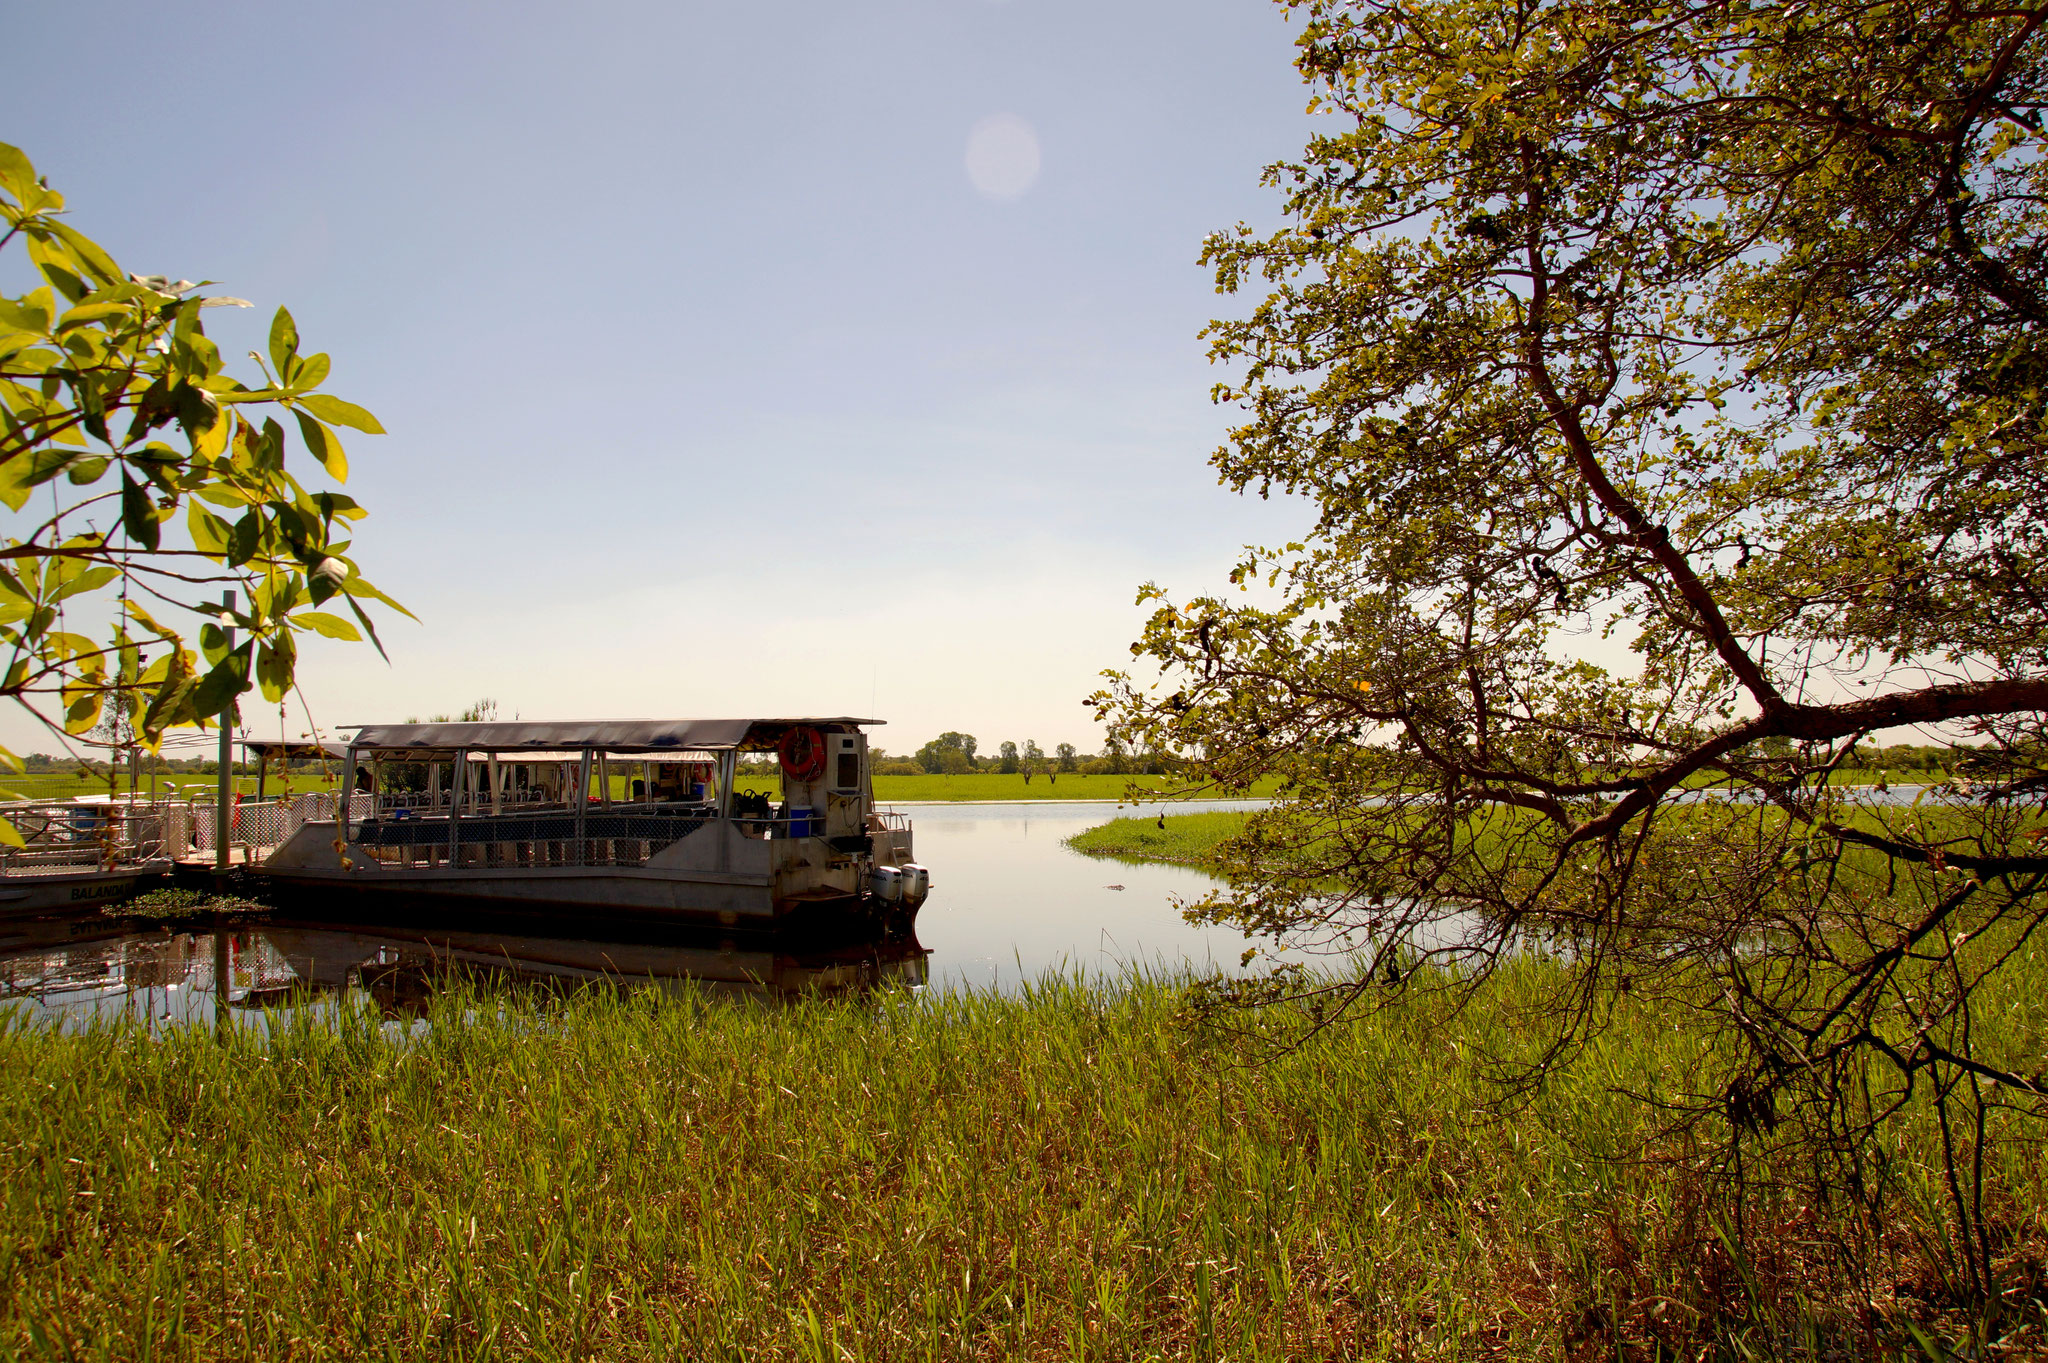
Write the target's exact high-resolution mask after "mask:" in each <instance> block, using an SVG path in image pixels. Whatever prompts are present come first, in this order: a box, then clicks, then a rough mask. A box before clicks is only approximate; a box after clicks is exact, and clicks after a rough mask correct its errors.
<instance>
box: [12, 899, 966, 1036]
mask: <svg viewBox="0 0 2048 1363" xmlns="http://www.w3.org/2000/svg"><path fill="white" fill-rule="evenodd" d="M929 955H930V953H929V952H928V951H927V950H926V949H925V948H924V947H922V946H920V945H919V944H918V942H917V940H916V938H915V937H910V936H901V937H893V938H888V939H884V940H874V941H848V940H846V939H844V938H839V939H835V940H833V941H832V942H831V943H829V944H819V945H817V946H815V947H812V946H807V945H806V944H805V943H803V942H801V941H790V940H787V939H774V940H768V941H754V942H749V941H746V940H744V939H735V938H730V937H727V938H718V937H708V938H678V936H677V935H676V934H675V933H673V932H669V933H665V934H663V935H662V936H661V937H660V938H658V939H649V940H630V939H629V940H606V941H599V940H594V939H591V938H588V937H568V936H562V937H556V936H548V935H544V934H540V933H535V934H532V935H520V936H509V935H506V934H502V933H490V932H484V931H480V930H476V929H470V928H460V927H448V928H414V929H407V930H403V931H400V930H396V929H392V928H388V927H378V928H376V929H374V930H368V931H366V930H363V929H361V928H356V927H348V928H341V927H330V926H322V925H316V924H305V923H294V924H289V925H287V924H282V923H277V924H263V925H259V926H251V927H248V928H244V929H241V930H237V931H230V932H221V933H213V932H164V931H151V932H127V933H120V934H110V935H102V936H97V937H93V938H86V939H78V940H71V941H66V942H62V943H58V942H44V943H25V942H19V941H17V942H16V943H14V944H13V945H12V946H11V947H10V948H8V949H6V950H0V1007H5V1006H6V1005H7V1004H8V1003H12V1004H15V1005H16V1006H17V1007H19V1008H20V1009H22V1010H23V1011H25V1012H26V1013H27V1014H29V1015H30V1016H32V1017H39V1018H41V1019H43V1020H46V1021H50V1022H55V1023H58V1024H60V1025H62V1024H70V1025H78V1024H81V1023H86V1022H90V1021H95V1020H97V1021H113V1020H116V1019H119V1018H124V1017H125V1018H128V1019H131V1020H134V1021H139V1022H143V1023H145V1024H147V1025H151V1026H157V1025H177V1024H203V1023H211V1022H217V1021H219V1020H220V1016H219V1011H218V1005H219V1004H221V1003H223V1002H224V1003H225V1004H226V1005H227V1009H228V1012H229V1014H230V1015H234V1016H242V1017H245V1018H250V1017H255V1016H264V1017H268V1016H271V1015H276V1014H281V1013H288V1012H291V1011H310V1012H316V1013H317V1012H319V1011H322V1010H326V1009H331V1008H332V1007H333V1006H335V1005H336V1004H337V1003H340V1002H343V1001H347V1000H352V999H367V1000H368V1001H369V1002H370V1003H371V1004H373V1005H374V1006H375V1007H376V1008H377V1009H378V1010H379V1011H380V1012H382V1013H383V1014H384V1015H385V1016H386V1017H387V1018H394V1019H398V1018H415V1017H419V1016H421V1015H422V1014H424V1013H426V1012H427V1011H428V1010H429V1009H430V1007H431V1005H432V1002H433V1000H434V999H435V997H436V996H438V995H440V994H443V993H446V992H448V991H450V990H454V989H462V990H471V991H482V992H487V993H501V994H503V993H531V992H535V991H539V992H553V993H563V992H572V991H574V990H575V989H578V988H581V987H584V986H587V985H591V984H606V985H610V986H614V987H619V988H627V989H636V988H654V989H661V990H665V991H670V992H678V993H680V992H689V991H698V992H704V991H709V992H711V993H713V994H722V995H728V996H735V997H753V998H761V999H768V1000H780V999H792V1000H793V999H801V998H814V997H829V996H836V995H845V994H854V993H861V992H865V991H870V990H876V989H884V988H892V987H893V988H915V987H919V986H922V985H923V984H924V983H925V982H926V979H927V977H928V967H927V964H926V962H927V958H928V956H929ZM223 983H224V985H225V987H224V988H222V987H221V985H222V984H223Z"/></svg>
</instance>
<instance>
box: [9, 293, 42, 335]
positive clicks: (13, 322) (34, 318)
mask: <svg viewBox="0 0 2048 1363" xmlns="http://www.w3.org/2000/svg"><path fill="white" fill-rule="evenodd" d="M37 292H38V293H40V292H41V290H40V289H39V290H37ZM0 326H6V327H12V328H13V329H15V330H16V331H27V332H33V333H34V334H35V335H37V336H47V335H49V334H50V314H49V310H48V309H46V308H39V307H37V306H36V305H35V303H34V302H33V301H31V300H30V299H27V298H0Z"/></svg>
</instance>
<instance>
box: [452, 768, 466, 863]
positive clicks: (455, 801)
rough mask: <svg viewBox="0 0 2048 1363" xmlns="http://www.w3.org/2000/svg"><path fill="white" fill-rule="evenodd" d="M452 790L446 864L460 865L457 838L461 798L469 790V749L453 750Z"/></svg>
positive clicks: (459, 847)
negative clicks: (453, 772)
mask: <svg viewBox="0 0 2048 1363" xmlns="http://www.w3.org/2000/svg"><path fill="white" fill-rule="evenodd" d="M453 785H454V788H453V790H451V791H450V793H449V796H448V864H449V865H450V866H460V865H461V864H462V845H461V842H460V840H459V839H458V837H457V834H458V833H459V831H460V826H461V823H462V797H463V795H464V794H465V793H466V792H467V791H468V789H469V749H467V748H457V749H456V750H455V779H454V783H453Z"/></svg>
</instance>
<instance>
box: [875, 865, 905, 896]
mask: <svg viewBox="0 0 2048 1363" xmlns="http://www.w3.org/2000/svg"><path fill="white" fill-rule="evenodd" d="M868 893H869V894H871V895H873V896H874V897H875V898H876V899H878V900H880V901H881V902H882V903H884V904H900V903H902V902H903V872H902V870H900V869H899V868H897V867H894V866H876V867H874V868H872V869H871V870H869V872H868Z"/></svg>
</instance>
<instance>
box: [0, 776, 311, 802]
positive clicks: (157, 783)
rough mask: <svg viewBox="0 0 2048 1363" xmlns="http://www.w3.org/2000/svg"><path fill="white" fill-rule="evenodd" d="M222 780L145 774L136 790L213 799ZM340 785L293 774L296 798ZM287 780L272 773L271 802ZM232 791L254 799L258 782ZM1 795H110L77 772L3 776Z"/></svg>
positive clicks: (98, 780) (118, 786)
mask: <svg viewBox="0 0 2048 1363" xmlns="http://www.w3.org/2000/svg"><path fill="white" fill-rule="evenodd" d="M219 779H220V778H218V777H215V776H208V775H206V774H205V773H204V772H197V771H172V772H162V773H156V772H147V771H146V772H144V773H143V774H142V776H141V777H140V779H139V780H138V781H137V782H136V789H138V790H140V791H143V792H145V793H147V792H153V791H159V790H160V791H162V792H163V793H165V794H167V795H168V794H173V793H176V794H186V795H194V796H200V797H203V798H208V799H210V798H212V796H213V793H214V791H215V790H217V789H219V786H218V781H219ZM339 783H340V777H339V776H336V777H334V778H331V779H330V778H328V777H325V776H322V775H320V774H319V773H318V772H293V773H292V774H291V788H292V793H293V794H295V795H303V794H305V793H306V792H308V791H331V790H333V789H335V787H336V786H337V785H338V784H339ZM282 784H283V778H282V777H280V776H279V775H278V774H277V773H275V772H272V773H271V774H270V776H269V777H268V778H266V779H265V781H264V783H263V795H264V798H265V799H269V798H271V797H273V796H275V795H277V794H278V792H279V787H280V786H281V785H282ZM232 788H233V789H234V790H237V791H239V792H241V793H242V794H243V795H246V796H248V797H249V798H251V799H254V798H255V796H256V778H255V777H254V776H237V777H234V778H233V779H232ZM112 789H113V791H114V792H115V793H116V794H119V795H125V794H127V793H128V773H126V772H122V773H120V774H119V775H118V776H117V777H115V779H114V784H113V787H112ZM0 792H5V797H12V798H20V799H26V800H69V799H73V798H75V797H76V796H80V795H105V794H106V793H107V792H108V785H107V778H106V777H104V776H88V777H82V778H81V777H80V776H79V775H78V774H77V773H76V772H69V771H64V772H45V771H36V772H26V773H23V774H22V775H19V776H16V775H13V774H11V773H0Z"/></svg>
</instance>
